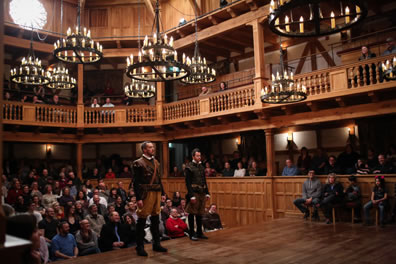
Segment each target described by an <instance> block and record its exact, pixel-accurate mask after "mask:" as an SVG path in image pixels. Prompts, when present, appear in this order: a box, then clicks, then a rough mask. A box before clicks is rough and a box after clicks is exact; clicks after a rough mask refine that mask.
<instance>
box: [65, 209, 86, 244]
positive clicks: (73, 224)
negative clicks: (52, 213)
mask: <svg viewBox="0 0 396 264" xmlns="http://www.w3.org/2000/svg"><path fill="white" fill-rule="evenodd" d="M63 220H64V221H66V222H67V223H68V224H69V227H70V230H69V232H70V234H72V235H73V236H75V235H76V233H77V231H78V230H79V229H80V220H82V219H80V218H79V216H78V215H77V214H76V207H75V206H74V205H72V206H67V207H66V208H65V219H63Z"/></svg>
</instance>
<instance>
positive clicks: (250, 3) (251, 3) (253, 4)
mask: <svg viewBox="0 0 396 264" xmlns="http://www.w3.org/2000/svg"><path fill="white" fill-rule="evenodd" d="M246 4H247V5H248V6H249V8H250V10H251V11H255V10H257V9H258V7H257V4H256V2H254V1H253V0H246Z"/></svg>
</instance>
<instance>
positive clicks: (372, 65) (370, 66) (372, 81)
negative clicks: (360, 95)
mask: <svg viewBox="0 0 396 264" xmlns="http://www.w3.org/2000/svg"><path fill="white" fill-rule="evenodd" d="M373 67H374V64H371V65H369V81H370V84H374V76H373V74H374V72H373Z"/></svg>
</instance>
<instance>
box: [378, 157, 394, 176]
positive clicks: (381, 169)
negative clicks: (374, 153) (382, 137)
mask: <svg viewBox="0 0 396 264" xmlns="http://www.w3.org/2000/svg"><path fill="white" fill-rule="evenodd" d="M373 173H374V174H390V173H393V168H392V165H391V164H390V163H388V162H387V161H386V159H385V155H384V154H379V155H378V164H377V166H376V167H375V168H373Z"/></svg>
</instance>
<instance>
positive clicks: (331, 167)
mask: <svg viewBox="0 0 396 264" xmlns="http://www.w3.org/2000/svg"><path fill="white" fill-rule="evenodd" d="M336 161H337V159H336V157H335V156H333V155H331V156H329V161H328V163H327V164H326V166H325V168H324V174H327V175H329V174H330V173H335V174H340V173H341V169H340V168H339V166H338V164H337V162H336Z"/></svg>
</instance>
